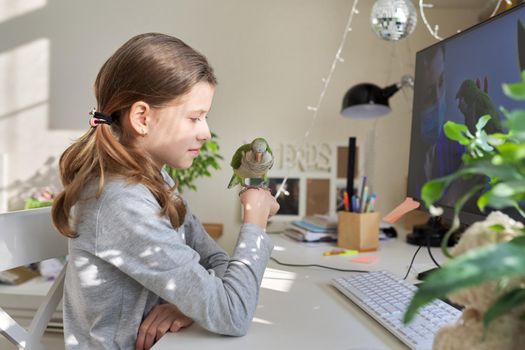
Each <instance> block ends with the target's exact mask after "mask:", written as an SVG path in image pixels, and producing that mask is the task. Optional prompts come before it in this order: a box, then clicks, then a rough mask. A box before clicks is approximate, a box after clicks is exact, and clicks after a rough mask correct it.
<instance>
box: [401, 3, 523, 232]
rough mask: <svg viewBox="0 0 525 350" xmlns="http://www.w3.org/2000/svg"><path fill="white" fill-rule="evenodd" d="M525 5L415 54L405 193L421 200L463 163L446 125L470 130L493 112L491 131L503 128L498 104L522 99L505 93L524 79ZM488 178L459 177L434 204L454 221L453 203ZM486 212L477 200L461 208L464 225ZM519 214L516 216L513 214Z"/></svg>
mask: <svg viewBox="0 0 525 350" xmlns="http://www.w3.org/2000/svg"><path fill="white" fill-rule="evenodd" d="M524 24H525V5H523V4H522V5H519V6H516V7H515V8H513V9H510V10H508V11H505V12H503V13H501V14H499V15H498V16H495V17H493V18H491V19H489V20H487V21H485V22H482V23H480V24H477V25H475V26H473V27H471V28H469V29H467V30H465V31H463V32H461V33H458V34H456V35H454V36H452V37H450V38H447V39H445V40H443V41H441V42H438V43H436V44H434V45H432V46H430V47H427V48H425V49H423V50H421V51H419V52H417V54H416V70H415V78H414V102H413V111H412V129H411V141H410V158H409V171H408V186H407V187H408V189H407V194H408V196H409V197H413V198H414V199H416V200H419V201H421V202H422V200H421V187H422V186H423V184H424V183H425V182H426V181H428V180H430V179H433V178H436V177H441V176H445V175H447V174H450V173H451V172H453V171H455V170H456V169H458V168H459V166H460V165H461V155H462V154H463V153H464V151H465V149H464V147H462V146H460V145H459V144H458V143H457V142H455V141H450V140H448V139H447V138H446V136H445V135H444V132H443V124H444V123H445V122H446V121H448V120H451V121H455V122H457V123H462V124H466V125H467V126H468V127H469V129H470V130H474V126H475V124H476V122H477V120H478V119H479V117H481V116H482V115H485V114H490V115H492V120H491V121H490V123H489V124H488V125H487V126H486V128H485V130H486V131H487V132H489V133H490V132H495V131H497V130H502V123H501V122H502V120H503V119H504V116H503V115H502V113H501V111H500V109H499V108H500V106H504V107H505V108H506V109H509V110H511V109H514V108H516V107H518V106H519V102H518V101H515V100H512V99H510V98H508V97H507V96H505V95H504V94H503V92H502V89H501V85H502V84H503V83H511V82H516V81H519V80H520V72H521V71H522V70H523V69H524V68H525V34H524V32H525V30H524ZM483 181H485V182H486V181H487V179H486V178H481V177H480V178H473V179H470V180H468V181H464V180H458V181H456V182H455V183H453V184H452V185H451V186H450V187H449V189H448V190H447V191H446V193H445V195H444V196H443V198H441V199H440V200H439V201H438V202H437V203H436V205H437V206H440V207H442V208H443V209H444V210H445V213H444V216H443V217H444V218H445V219H451V218H452V214H453V207H454V204H455V203H456V201H457V200H458V198H459V197H460V195H461V194H462V193H464V189H465V188H467V186H472V183H474V182H483ZM485 215H486V213H485V214H483V213H481V212H480V211H479V210H478V208H477V206H476V202H475V200H471V201H469V202H468V203H467V204H466V205H465V206H464V207H463V209H462V210H461V213H460V219H461V221H462V223H465V224H470V223H472V222H474V221H478V220H480V219H482V218H484V216H485ZM512 216H516V217H517V215H512Z"/></svg>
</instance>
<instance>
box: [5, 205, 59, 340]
mask: <svg viewBox="0 0 525 350" xmlns="http://www.w3.org/2000/svg"><path fill="white" fill-rule="evenodd" d="M67 247H68V241H67V238H66V237H65V236H62V235H61V234H60V233H58V231H57V230H56V229H55V228H54V226H53V224H52V221H51V210H50V208H49V207H47V208H39V209H31V210H22V211H15V212H8V213H2V214H0V271H4V270H8V269H11V268H14V267H18V266H22V265H27V264H30V263H34V262H39V261H42V260H46V259H50V258H56V257H62V256H65V255H67V254H68V248H67ZM65 270H66V266H64V268H63V269H62V272H61V273H60V274H59V276H58V277H57V278H56V280H55V282H54V284H53V285H52V287H51V288H50V290H49V292H48V294H47V296H46V298H45V299H44V301H43V302H42V304H41V305H40V307H39V309H38V311H37V312H36V315H35V317H34V318H33V320H32V322H31V325H30V326H29V329H25V328H23V327H22V326H20V325H19V324H18V323H17V322H16V321H15V320H14V319H13V318H12V317H11V316H9V315H8V314H7V312H5V311H4V310H3V309H2V308H0V334H2V335H4V336H5V337H6V338H7V339H8V340H9V341H11V342H12V343H13V344H15V345H16V346H18V347H19V348H22V349H30V350H33V349H37V350H38V349H45V347H44V346H43V345H42V343H41V338H42V335H43V334H44V331H45V329H46V327H47V324H48V323H49V320H50V319H51V316H52V314H53V312H54V311H55V310H56V308H57V305H58V303H59V302H60V300H61V299H62V292H63V286H64V275H65Z"/></svg>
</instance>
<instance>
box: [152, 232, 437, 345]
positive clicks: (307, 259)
mask: <svg viewBox="0 0 525 350" xmlns="http://www.w3.org/2000/svg"><path fill="white" fill-rule="evenodd" d="M271 238H272V240H273V242H274V244H275V249H274V251H273V254H272V256H273V257H274V258H276V259H278V260H279V261H281V262H283V263H295V264H309V263H310V264H311V263H316V264H321V265H327V266H332V267H337V268H343V269H360V270H373V271H375V270H388V271H391V272H393V273H396V274H398V275H400V276H404V275H405V273H406V269H407V268H408V265H409V263H410V260H411V258H412V255H413V254H414V252H415V251H416V249H417V247H416V246H412V245H408V244H406V243H404V241H403V238H404V237H403V238H398V239H391V240H389V241H383V242H381V245H380V249H379V251H377V252H371V253H362V254H360V255H374V256H378V257H379V260H378V261H377V262H375V263H372V264H363V263H352V262H351V261H350V259H351V258H352V257H351V256H326V257H325V256H323V255H322V253H323V252H324V251H327V250H330V249H332V248H334V246H333V245H327V244H322V245H317V244H315V243H309V244H307V243H298V242H294V241H293V240H291V239H289V238H287V237H284V236H281V235H278V234H273V235H271ZM432 253H433V255H434V257H435V258H436V260H438V261H444V258H443V255H442V254H441V252H440V251H439V249H438V248H432ZM432 267H434V265H433V264H432V261H431V260H430V257H429V255H428V252H427V251H426V249H421V250H420V252H419V253H418V256H417V258H416V260H415V262H414V269H413V271H414V270H415V272H412V273H411V274H410V276H409V279H414V278H415V276H416V274H417V272H421V271H424V270H427V269H429V268H432ZM349 273H350V272H338V271H333V270H327V269H322V268H317V267H314V268H301V267H287V266H281V265H278V264H277V263H275V262H274V261H270V263H269V265H268V268H267V269H266V272H265V275H264V279H263V282H262V286H261V294H260V297H259V304H258V306H257V311H256V313H255V317H254V319H253V323H252V325H251V328H250V330H249V331H248V334H247V335H246V336H244V337H238V338H237V337H226V336H220V335H216V334H213V333H210V332H208V331H206V330H204V329H203V328H201V327H199V326H198V325H196V324H193V325H192V326H191V327H189V328H187V329H184V330H182V331H180V332H178V333H167V334H166V335H165V336H164V337H163V338H162V339H161V340H160V341H159V342H158V343H157V344H156V345H155V346H154V349H155V350H168V349H169V350H174V349H208V348H210V349H211V348H213V349H214V350H220V349H224V350H234V349H255V350H257V349H301V350H304V349H330V350H332V349H362V350H366V349H406V348H407V347H406V346H405V345H404V344H403V343H401V342H400V341H399V340H398V339H397V338H396V337H394V336H393V335H391V334H390V333H389V332H388V331H386V329H385V328H383V327H382V326H380V325H379V324H378V323H377V322H376V321H374V319H372V318H371V317H370V316H368V315H367V314H366V313H365V312H363V311H361V309H360V308H359V307H358V306H356V305H355V304H353V303H352V302H351V301H350V300H349V299H347V298H346V297H345V296H344V295H343V294H341V293H339V292H338V291H337V290H336V289H335V288H334V287H332V286H331V285H330V280H331V279H332V278H334V277H338V276H341V275H344V274H349Z"/></svg>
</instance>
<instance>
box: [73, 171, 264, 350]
mask: <svg viewBox="0 0 525 350" xmlns="http://www.w3.org/2000/svg"><path fill="white" fill-rule="evenodd" d="M163 175H164V177H165V179H166V181H167V182H168V183H169V184H171V183H170V180H171V179H169V178H167V175H166V174H163ZM96 191H97V184H95V183H92V184H90V185H87V186H86V189H85V191H84V193H83V195H82V197H81V200H80V201H79V202H78V203H77V204H76V205H75V208H74V213H75V215H74V216H75V224H74V225H75V226H74V227H75V229H76V232H77V233H78V234H79V237H78V238H75V239H71V240H70V242H69V263H68V267H67V273H66V281H65V287H64V308H63V309H64V333H65V334H64V337H65V342H66V348H67V349H92V350H94V349H134V348H135V341H136V338H137V332H138V328H139V326H140V324H141V321H142V320H143V318H144V317H145V316H146V315H147V314H148V313H149V311H150V310H151V309H152V308H153V307H154V306H155V305H157V304H158V303H159V302H160V300H161V299H164V300H165V301H167V302H169V303H172V304H175V305H176V306H177V307H178V308H179V309H180V310H181V311H182V312H183V313H184V314H185V315H187V316H188V317H190V318H192V319H193V320H194V321H195V322H196V323H198V324H200V325H201V326H202V327H204V328H206V329H208V330H210V331H212V332H215V333H219V334H225V335H244V334H245V333H246V331H247V329H248V327H249V325H250V323H251V320H252V318H253V314H254V312H255V308H256V306H257V299H258V295H259V287H260V284H261V280H262V276H263V273H264V270H265V268H266V265H267V262H268V259H269V257H270V254H271V251H272V249H273V245H272V243H271V241H270V239H269V238H268V236H267V235H266V233H264V231H263V230H262V229H261V228H260V227H258V226H257V225H253V224H243V225H242V226H241V229H240V234H239V239H238V242H237V246H236V248H235V251H234V253H233V255H232V257H231V258H230V257H229V256H228V255H227V254H226V253H225V252H224V251H223V250H222V249H221V248H220V247H219V246H218V245H217V244H216V243H215V242H214V241H213V240H212V239H211V238H210V237H209V236H208V235H207V233H206V232H205V231H204V229H203V227H202V225H201V224H200V222H199V221H198V219H197V218H196V217H195V216H193V215H192V214H191V213H190V211H189V209H188V213H187V215H186V218H185V221H184V225H183V226H181V227H180V228H179V229H176V230H175V229H174V228H173V226H172V225H171V223H170V221H169V219H168V218H166V217H160V216H159V211H160V206H159V205H158V203H157V201H156V200H155V198H154V197H153V195H152V194H151V192H149V190H148V189H147V188H146V187H144V186H142V185H129V184H126V183H125V182H124V181H119V180H111V181H109V182H108V183H107V184H106V185H105V187H104V191H103V193H102V195H101V196H100V197H99V198H98V199H97V198H95V194H96Z"/></svg>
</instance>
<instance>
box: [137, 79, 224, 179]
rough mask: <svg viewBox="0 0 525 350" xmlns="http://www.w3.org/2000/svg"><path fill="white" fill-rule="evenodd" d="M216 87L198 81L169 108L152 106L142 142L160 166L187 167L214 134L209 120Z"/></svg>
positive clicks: (169, 105)
mask: <svg viewBox="0 0 525 350" xmlns="http://www.w3.org/2000/svg"><path fill="white" fill-rule="evenodd" d="M214 92H215V87H214V86H213V85H210V84H208V83H206V82H201V83H197V84H196V85H195V86H194V87H193V88H192V89H191V90H190V92H189V93H188V94H186V95H184V96H182V97H180V98H178V99H176V100H174V101H172V102H171V103H170V104H168V105H167V106H166V107H162V108H157V109H151V119H150V125H149V127H148V132H147V134H146V135H145V136H144V137H143V140H142V145H143V147H144V149H145V151H146V152H147V153H148V154H149V155H150V157H151V158H152V159H153V161H154V162H155V163H156V164H157V166H159V168H160V167H162V166H163V165H164V164H167V165H169V166H171V167H173V168H177V169H186V168H189V167H190V166H191V164H192V163H193V159H195V157H197V156H198V155H199V150H200V148H201V146H202V144H203V143H204V142H205V141H206V140H209V139H210V137H211V134H210V129H209V128H208V123H207V121H206V118H207V114H208V112H209V110H210V107H211V103H212V100H213V94H214Z"/></svg>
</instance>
